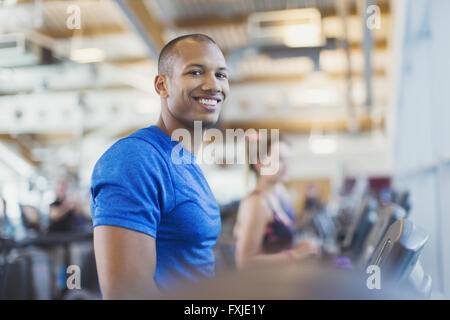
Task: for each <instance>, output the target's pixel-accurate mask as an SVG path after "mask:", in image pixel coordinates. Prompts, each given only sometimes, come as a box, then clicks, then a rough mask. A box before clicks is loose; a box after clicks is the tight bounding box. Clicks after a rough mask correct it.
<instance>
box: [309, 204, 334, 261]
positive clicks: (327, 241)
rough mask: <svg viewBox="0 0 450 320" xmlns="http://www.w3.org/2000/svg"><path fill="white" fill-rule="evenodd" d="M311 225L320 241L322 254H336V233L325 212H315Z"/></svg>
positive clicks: (332, 222) (331, 220)
mask: <svg viewBox="0 0 450 320" xmlns="http://www.w3.org/2000/svg"><path fill="white" fill-rule="evenodd" d="M312 224H313V226H314V229H315V230H316V232H317V234H318V236H319V239H320V240H321V243H322V245H321V247H322V252H323V253H325V254H335V253H338V251H339V248H338V246H337V243H336V240H337V232H336V228H335V224H334V221H333V219H332V218H331V217H330V216H329V215H328V213H327V212H326V211H325V210H321V211H319V212H317V213H316V214H315V215H314V217H313V218H312Z"/></svg>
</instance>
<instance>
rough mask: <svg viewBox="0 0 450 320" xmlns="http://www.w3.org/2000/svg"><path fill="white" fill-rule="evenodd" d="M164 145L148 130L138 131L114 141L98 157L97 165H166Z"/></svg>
mask: <svg viewBox="0 0 450 320" xmlns="http://www.w3.org/2000/svg"><path fill="white" fill-rule="evenodd" d="M165 158H166V152H165V150H164V144H163V143H161V141H160V139H159V138H158V136H157V135H155V134H153V133H152V132H151V130H148V128H143V129H139V130H137V131H135V132H133V133H132V134H130V135H128V136H126V137H124V138H122V139H120V140H118V141H116V142H115V143H114V144H113V145H112V146H110V147H109V148H108V149H107V150H106V151H105V152H104V153H103V155H102V156H101V157H100V159H99V160H98V162H97V163H101V164H106V163H111V164H112V163H115V164H119V165H121V166H128V165H131V166H133V165H134V164H135V163H136V162H138V163H139V164H141V165H145V164H152V166H154V165H157V164H164V163H166V159H165Z"/></svg>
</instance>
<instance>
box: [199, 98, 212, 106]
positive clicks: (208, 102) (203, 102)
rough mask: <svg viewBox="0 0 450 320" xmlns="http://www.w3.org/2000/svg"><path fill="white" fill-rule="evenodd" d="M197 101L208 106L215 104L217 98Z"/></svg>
mask: <svg viewBox="0 0 450 320" xmlns="http://www.w3.org/2000/svg"><path fill="white" fill-rule="evenodd" d="M198 101H199V102H200V103H202V104H207V105H209V106H215V105H216V104H217V100H214V99H199V100H198Z"/></svg>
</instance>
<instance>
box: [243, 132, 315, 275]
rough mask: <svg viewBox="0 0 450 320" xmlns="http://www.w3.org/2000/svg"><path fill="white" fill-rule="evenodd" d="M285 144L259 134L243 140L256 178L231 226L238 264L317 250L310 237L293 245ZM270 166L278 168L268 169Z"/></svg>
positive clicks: (275, 260)
mask: <svg viewBox="0 0 450 320" xmlns="http://www.w3.org/2000/svg"><path fill="white" fill-rule="evenodd" d="M255 140H257V143H254V144H253V146H255V148H253V149H251V148H250V147H249V146H250V144H251V141H253V142H255ZM263 143H265V144H266V146H267V148H266V150H267V152H266V155H261V154H260V148H261V145H262V144H263ZM286 148H287V146H286V144H285V143H283V142H279V141H271V140H270V139H264V141H262V140H261V139H260V137H259V136H258V135H254V136H251V137H249V141H246V153H247V165H248V167H249V170H250V171H252V172H253V173H254V174H255V175H256V179H257V181H256V185H255V188H254V190H253V191H251V192H250V193H249V194H248V195H247V196H245V197H244V198H243V199H242V201H241V203H240V206H239V211H238V217H237V221H236V225H235V227H234V236H235V238H236V251H235V263H236V267H237V268H245V267H248V266H254V265H260V264H268V263H280V262H281V263H282V262H289V261H293V260H302V259H305V258H307V257H311V256H314V255H318V254H319V249H318V247H317V246H315V245H314V244H313V243H312V241H310V240H305V241H302V242H300V243H299V244H297V245H294V235H295V231H296V223H295V211H294V207H293V206H292V204H291V203H290V200H289V196H288V191H287V189H286V187H285V186H284V181H285V178H286V169H287V167H286V159H285V157H286V152H287V150H286ZM250 149H251V150H252V151H253V152H254V154H255V157H254V158H255V159H256V161H253V162H254V163H252V161H249V159H251V156H250ZM269 167H270V168H278V170H267V169H268V168H269ZM264 169H266V170H264ZM271 171H272V172H271ZM267 172H269V173H267Z"/></svg>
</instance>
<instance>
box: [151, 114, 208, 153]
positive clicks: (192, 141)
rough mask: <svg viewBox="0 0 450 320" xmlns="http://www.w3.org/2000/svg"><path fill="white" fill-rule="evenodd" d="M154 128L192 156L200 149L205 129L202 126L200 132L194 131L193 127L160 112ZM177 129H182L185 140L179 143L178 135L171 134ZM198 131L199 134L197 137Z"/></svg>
mask: <svg viewBox="0 0 450 320" xmlns="http://www.w3.org/2000/svg"><path fill="white" fill-rule="evenodd" d="M156 126H157V127H158V128H160V129H161V130H162V131H163V132H164V133H166V134H167V135H168V136H169V137H171V138H172V139H174V140H177V141H178V142H179V143H180V144H181V145H182V146H183V147H184V148H185V149H187V150H189V151H190V152H191V153H193V154H197V152H198V150H199V149H200V147H201V144H202V141H203V134H204V132H205V128H203V126H202V128H201V130H195V127H194V126H193V125H186V124H184V123H182V122H181V121H179V120H177V119H175V118H174V117H173V116H171V115H166V114H165V112H163V111H162V112H161V115H160V117H159V119H158V121H157V122H156ZM178 129H182V130H183V131H184V133H183V134H182V135H183V137H185V138H183V139H181V141H180V139H177V138H178V137H179V136H180V134H175V135H174V134H173V133H174V131H175V130H178ZM200 131H201V134H200V136H199V133H200ZM185 133H186V134H185ZM196 133H197V136H196ZM174 136H175V137H174Z"/></svg>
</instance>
